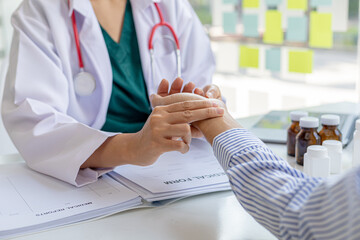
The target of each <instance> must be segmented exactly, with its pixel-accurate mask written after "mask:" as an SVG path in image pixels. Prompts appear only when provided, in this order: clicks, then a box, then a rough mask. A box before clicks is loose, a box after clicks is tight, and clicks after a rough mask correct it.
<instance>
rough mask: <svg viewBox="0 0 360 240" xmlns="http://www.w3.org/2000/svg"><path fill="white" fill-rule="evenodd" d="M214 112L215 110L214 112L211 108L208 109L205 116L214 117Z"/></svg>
mask: <svg viewBox="0 0 360 240" xmlns="http://www.w3.org/2000/svg"><path fill="white" fill-rule="evenodd" d="M214 112H215V110H214V109H213V108H208V109H206V114H207V115H208V116H212V115H214Z"/></svg>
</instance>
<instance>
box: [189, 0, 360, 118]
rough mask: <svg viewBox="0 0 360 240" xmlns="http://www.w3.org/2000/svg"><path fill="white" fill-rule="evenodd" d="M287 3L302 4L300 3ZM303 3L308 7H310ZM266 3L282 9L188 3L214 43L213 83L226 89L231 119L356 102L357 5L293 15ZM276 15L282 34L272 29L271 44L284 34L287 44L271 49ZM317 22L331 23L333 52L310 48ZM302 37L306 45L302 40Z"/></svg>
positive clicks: (337, 1) (338, 1)
mask: <svg viewBox="0 0 360 240" xmlns="http://www.w3.org/2000/svg"><path fill="white" fill-rule="evenodd" d="M289 1H290V2H293V3H295V5H296V4H297V5H299V4H301V3H300V2H301V0H299V1H295V2H294V1H292V0H289ZM302 1H303V2H304V4H306V5H308V6H310V4H311V0H309V1H308V0H302ZM257 2H258V5H257ZM269 2H280V4H279V5H274V6H267V5H266V3H265V0H251V1H247V0H242V1H240V0H212V1H202V0H190V3H191V4H192V6H193V7H194V9H195V11H196V12H197V13H198V15H199V18H200V20H201V21H202V22H203V23H204V26H205V28H206V30H207V31H208V33H209V36H210V38H211V41H212V47H213V51H214V53H215V56H216V60H217V72H216V74H215V76H214V82H215V83H216V84H218V85H219V86H220V87H221V89H222V92H223V94H224V95H225V97H226V98H227V100H228V107H229V110H230V111H231V113H232V114H233V115H234V116H236V117H245V116H249V115H254V114H262V113H265V112H268V111H270V110H275V109H276V110H285V109H294V108H301V107H307V106H314V105H320V104H325V103H332V102H341V101H351V102H356V101H357V100H358V93H357V91H356V84H357V78H358V64H357V43H358V28H359V25H358V22H359V12H358V10H359V1H357V0H345V1H344V0H332V1H328V2H330V3H331V5H329V6H317V7H307V8H304V9H303V10H301V9H289V6H288V5H287V4H288V0H280V1H276V0H274V1H269ZM323 2H326V1H323ZM251 5H253V6H251ZM254 6H255V7H254ZM298 7H299V6H298ZM300 8H301V6H300ZM305 9H306V10H305ZM269 13H270V14H269ZM272 13H273V14H272ZM312 13H315V14H314V15H312ZM271 14H272V15H271ZM316 14H318V15H316ZM319 14H323V15H319ZM267 16H268V19H267V18H266V17H267ZM279 16H280V18H281V23H280V24H281V26H280V25H278V26H280V29H278V31H277V29H275V28H272V31H270V35H274V36H270V38H275V39H276V34H278V35H279V36H280V35H281V34H283V41H282V42H281V43H274V42H271V41H270V42H271V43H268V42H266V37H267V36H266V29H267V25H266V24H267V23H269V21H272V22H274V21H277V18H279ZM314 16H320V17H322V16H325V17H329V16H330V18H331V26H330V27H331V34H332V35H331V40H332V41H333V43H332V44H331V47H327V48H323V47H314V45H315V46H316V43H315V41H313V42H312V43H310V42H311V39H310V37H309V35H310V31H315V32H316V30H317V28H316V26H314V25H312V26H311V24H312V22H315V21H310V19H314V18H311V17H314ZM209 19H211V23H209ZM254 19H255V20H254ZM304 19H305V21H304ZM267 20H269V21H267ZM320 20H321V18H320ZM271 24H273V23H270V25H271ZM325 24H329V23H325ZM275 25H276V24H275ZM273 26H274V25H273ZM299 26H300V27H299ZM301 26H302V27H301ZM319 26H320V25H318V26H317V27H319ZM290 28H293V29H290ZM294 28H295V29H294ZM301 30H303V31H304V34H305V41H301V38H302V37H304V36H300V35H301V34H300V35H299V31H301ZM291 34H292V35H291ZM291 38H294V39H295V41H294V40H292V39H291ZM288 39H290V40H292V41H288ZM299 39H300V41H297V40H299ZM319 44H320V45H322V44H323V45H326V41H324V39H320V42H319ZM311 45H313V46H311ZM241 53H243V55H242V54H241ZM244 53H245V54H244ZM245 56H246V57H245ZM294 59H295V60H294ZM277 61H279V62H278V63H276V62H277ZM304 62H306V63H307V65H306V64H305V65H304V64H303V63H304ZM290 70H291V71H290ZM293 70H295V72H296V73H294V72H293ZM299 72H300V73H299Z"/></svg>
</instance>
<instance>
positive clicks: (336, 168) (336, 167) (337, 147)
mask: <svg viewBox="0 0 360 240" xmlns="http://www.w3.org/2000/svg"><path fill="white" fill-rule="evenodd" d="M322 145H323V146H324V147H326V148H327V151H328V155H329V158H330V173H332V174H340V173H341V169H342V150H343V149H342V143H341V142H340V141H336V140H326V141H323V143H322Z"/></svg>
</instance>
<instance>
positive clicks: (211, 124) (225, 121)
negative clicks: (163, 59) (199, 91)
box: [151, 93, 242, 144]
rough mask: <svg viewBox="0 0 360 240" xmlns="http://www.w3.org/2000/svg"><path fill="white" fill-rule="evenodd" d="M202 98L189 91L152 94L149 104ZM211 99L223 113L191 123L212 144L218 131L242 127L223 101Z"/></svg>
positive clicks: (162, 104) (160, 104) (164, 104)
mask: <svg viewBox="0 0 360 240" xmlns="http://www.w3.org/2000/svg"><path fill="white" fill-rule="evenodd" d="M204 99H206V98H204V97H203V96H199V95H196V94H190V93H178V94H173V95H169V96H165V97H162V96H160V95H157V94H154V95H152V96H151V104H152V105H153V106H166V105H168V104H174V103H181V102H186V101H201V100H204ZM212 101H214V102H215V103H217V104H218V105H219V106H221V107H222V108H223V109H224V110H225V113H224V115H223V116H222V117H218V118H211V119H204V120H200V121H197V122H194V123H193V124H192V125H194V126H195V127H196V128H197V129H199V130H200V131H201V132H202V133H203V134H204V136H205V137H206V139H207V141H208V142H209V143H210V144H212V142H213V139H214V138H215V137H216V136H217V135H219V134H220V133H222V132H225V131H227V130H230V129H233V128H242V126H241V125H240V124H239V123H238V122H237V121H236V120H235V119H234V118H233V117H232V116H231V115H230V114H229V112H228V111H227V109H226V106H225V103H224V102H222V101H221V100H218V99H213V100H212Z"/></svg>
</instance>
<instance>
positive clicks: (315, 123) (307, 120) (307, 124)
mask: <svg viewBox="0 0 360 240" xmlns="http://www.w3.org/2000/svg"><path fill="white" fill-rule="evenodd" d="M300 127H302V128H317V127H319V119H317V118H314V117H302V118H300Z"/></svg>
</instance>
